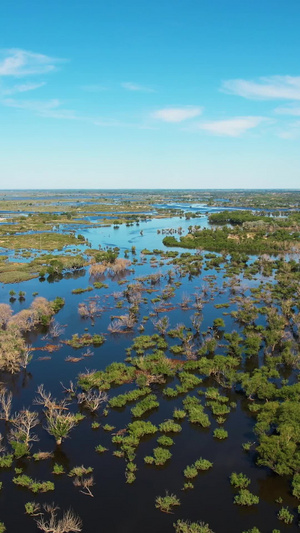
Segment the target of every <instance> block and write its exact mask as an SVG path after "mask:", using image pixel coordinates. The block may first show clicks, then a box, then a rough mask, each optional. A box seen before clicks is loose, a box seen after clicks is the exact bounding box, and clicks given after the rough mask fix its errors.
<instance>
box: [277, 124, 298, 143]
mask: <svg viewBox="0 0 300 533" xmlns="http://www.w3.org/2000/svg"><path fill="white" fill-rule="evenodd" d="M278 137H280V138H281V139H287V140H289V139H291V140H293V139H298V138H299V137H300V120H295V121H294V122H291V123H290V124H288V125H287V126H286V127H285V128H284V129H281V130H280V131H279V133H278Z"/></svg>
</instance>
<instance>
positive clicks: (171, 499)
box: [155, 491, 180, 513]
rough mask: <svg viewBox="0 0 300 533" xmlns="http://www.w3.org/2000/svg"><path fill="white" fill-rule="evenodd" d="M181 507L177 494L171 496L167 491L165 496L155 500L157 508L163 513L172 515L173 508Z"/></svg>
mask: <svg viewBox="0 0 300 533" xmlns="http://www.w3.org/2000/svg"><path fill="white" fill-rule="evenodd" d="M177 505H180V500H179V498H177V496H176V495H175V494H169V493H168V492H167V491H166V495H165V496H157V498H156V499H155V507H156V508H157V509H159V510H160V511H162V512H163V513H171V512H172V510H173V507H175V506H177Z"/></svg>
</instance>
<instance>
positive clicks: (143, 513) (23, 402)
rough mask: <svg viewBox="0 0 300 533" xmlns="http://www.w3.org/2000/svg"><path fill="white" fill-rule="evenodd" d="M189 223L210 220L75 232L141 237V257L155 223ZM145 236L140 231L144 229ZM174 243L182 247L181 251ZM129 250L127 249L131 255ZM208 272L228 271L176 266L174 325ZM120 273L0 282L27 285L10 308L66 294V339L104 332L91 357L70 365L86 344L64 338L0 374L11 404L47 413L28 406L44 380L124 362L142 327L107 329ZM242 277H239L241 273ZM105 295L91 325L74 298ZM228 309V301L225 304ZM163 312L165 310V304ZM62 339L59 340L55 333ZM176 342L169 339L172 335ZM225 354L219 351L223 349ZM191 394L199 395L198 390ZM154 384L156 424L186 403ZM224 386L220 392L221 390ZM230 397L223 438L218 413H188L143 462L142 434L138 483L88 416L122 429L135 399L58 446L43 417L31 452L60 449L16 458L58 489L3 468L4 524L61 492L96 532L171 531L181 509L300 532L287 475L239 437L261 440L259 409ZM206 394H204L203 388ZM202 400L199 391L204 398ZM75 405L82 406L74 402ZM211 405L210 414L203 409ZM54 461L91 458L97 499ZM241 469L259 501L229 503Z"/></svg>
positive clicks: (20, 521)
mask: <svg viewBox="0 0 300 533" xmlns="http://www.w3.org/2000/svg"><path fill="white" fill-rule="evenodd" d="M190 224H198V225H201V226H205V225H206V224H207V219H206V218H205V217H204V218H199V219H196V220H192V221H186V220H185V219H180V218H176V219H172V220H153V221H151V222H142V223H140V225H139V227H135V226H134V227H126V226H125V225H123V226H121V227H120V228H119V229H118V230H114V229H113V228H87V229H83V230H82V228H80V229H78V231H79V232H80V233H83V234H84V236H85V237H87V238H88V239H89V241H90V242H91V244H92V246H93V248H98V246H101V247H105V246H118V247H120V249H121V255H122V253H123V250H124V249H127V248H129V249H130V248H131V246H133V245H134V246H136V249H137V256H136V257H137V258H138V259H139V260H140V251H141V250H142V249H143V248H145V247H146V248H149V249H150V250H152V249H153V248H160V249H161V248H163V245H162V243H161V241H162V235H161V234H157V229H160V230H161V229H163V228H165V229H166V228H168V227H171V226H172V227H178V226H182V227H183V229H184V230H185V231H186V230H187V227H188V226H189V225H190ZM141 229H142V230H143V235H140V230H141ZM177 251H178V250H177ZM130 257H131V255H130ZM170 268H171V267H170V266H169V265H168V264H167V261H165V262H164V264H163V265H160V266H157V267H156V268H152V267H151V266H150V261H149V259H148V260H147V262H146V263H145V264H142V265H137V266H135V267H134V273H131V274H128V275H127V276H126V279H127V280H128V281H134V279H135V278H136V277H137V276H141V275H147V274H152V273H154V272H156V271H157V269H158V270H160V271H161V272H162V273H163V274H166V273H167V271H168V270H169V269H170ZM208 275H215V276H216V280H215V288H221V285H222V282H223V281H224V280H223V275H224V273H223V272H222V271H221V272H216V271H215V270H208V271H204V270H202V273H201V275H199V276H197V277H194V278H193V279H188V278H187V277H180V276H179V275H178V274H177V275H176V278H175V281H180V282H181V283H182V285H181V286H180V287H179V288H178V289H176V296H175V298H173V299H171V300H170V302H171V303H172V305H173V304H174V306H175V307H176V308H175V309H174V310H173V311H170V312H169V313H168V317H169V319H170V323H171V327H174V326H175V325H176V324H178V323H184V324H186V325H188V326H190V324H191V322H190V316H191V315H192V314H193V313H194V312H195V309H193V308H192V307H190V308H189V309H188V310H186V311H184V310H182V309H181V308H180V307H179V306H178V304H179V302H180V300H181V297H182V294H183V293H188V294H190V295H193V294H194V293H195V291H197V290H201V287H203V285H206V284H207V281H206V280H205V279H204V278H206V277H207V276H208ZM120 280H121V278H113V279H111V278H107V277H106V279H105V283H108V284H109V287H108V288H107V289H101V290H94V291H93V292H89V293H84V294H79V295H73V294H72V293H71V291H72V290H73V289H76V288H79V287H87V286H88V285H89V284H90V282H91V280H90V279H89V274H88V273H87V272H82V273H81V275H79V276H78V277H76V276H73V277H72V276H71V277H69V279H66V277H65V278H63V279H61V280H52V282H51V283H50V282H49V281H47V280H46V281H44V282H41V281H39V280H31V281H28V282H25V283H22V284H14V285H5V286H2V287H1V302H8V301H9V294H8V293H9V291H10V289H12V288H13V289H14V290H15V291H17V292H18V291H19V290H24V291H26V300H25V302H23V303H20V302H19V301H16V302H15V303H13V304H12V305H13V309H14V312H17V311H19V310H20V309H23V308H27V307H28V306H29V305H30V303H31V302H32V300H33V296H32V293H33V292H35V291H37V292H38V293H39V296H44V297H46V298H48V299H53V298H54V297H56V296H62V297H64V298H65V299H66V305H65V307H64V308H63V309H62V310H61V311H60V312H59V313H58V315H57V317H56V319H57V321H59V323H60V324H62V325H64V326H65V332H64V334H63V336H62V339H63V338H70V337H71V335H72V334H74V333H79V334H82V333H84V332H85V329H86V328H87V329H88V331H89V332H91V333H102V334H105V338H106V341H105V343H104V345H103V346H101V347H98V348H92V350H93V352H94V355H93V356H92V357H90V358H84V359H83V360H82V361H80V362H78V363H76V364H72V363H68V362H66V361H65V358H66V357H67V356H69V355H72V356H76V357H77V356H79V355H80V354H81V353H82V352H83V351H85V349H79V350H74V349H72V348H71V347H69V346H67V345H64V344H63V345H62V346H61V348H60V349H59V351H57V352H53V353H52V354H50V359H49V360H40V359H39V358H40V357H43V356H45V355H47V354H46V352H42V351H34V352H33V360H32V361H31V363H30V364H29V366H28V367H27V370H26V371H23V372H21V373H20V374H19V375H14V376H7V375H4V376H2V378H1V381H4V382H5V383H6V385H7V386H8V387H9V388H10V389H11V390H12V391H13V394H14V400H13V402H14V403H13V407H14V409H13V410H14V411H17V410H19V409H22V408H23V407H26V408H27V407H31V409H35V410H37V411H39V412H41V420H43V415H42V410H41V409H40V407H39V406H34V407H32V401H33V399H34V397H35V396H36V390H37V387H38V385H39V384H41V383H43V384H44V385H45V388H46V390H47V391H51V392H52V394H53V396H56V397H57V398H62V397H63V392H62V386H61V382H62V383H64V384H65V385H68V383H69V381H70V380H72V381H73V382H76V378H77V376H78V374H79V373H80V372H85V370H86V369H103V368H105V366H106V365H108V364H109V363H111V362H112V361H121V362H123V361H124V359H125V355H126V354H125V350H126V348H128V347H129V346H130V345H131V344H132V339H133V337H135V336H137V335H139V332H138V331H137V330H135V331H134V332H133V333H132V334H126V335H124V334H122V335H110V334H109V333H108V332H107V327H108V325H109V324H110V321H111V315H118V314H119V315H121V314H125V312H126V306H125V308H123V309H115V307H114V306H115V301H114V299H113V297H112V293H113V292H114V291H122V290H123V289H124V287H126V285H120V284H119V283H118V282H119V281H120ZM242 281H243V280H242ZM259 281H260V280H259V279H257V280H256V281H255V280H254V281H249V280H244V283H245V287H246V288H245V291H246V294H247V291H248V289H249V287H250V286H254V285H256V284H258V283H259ZM165 284H166V281H165V279H163V281H162V282H161V284H160V285H158V286H157V287H155V288H157V289H159V292H160V291H161V289H162V288H163V286H164V285H165ZM157 294H158V293H155V292H154V293H152V294H150V295H147V294H144V293H143V296H144V295H145V296H146V297H147V303H143V304H142V305H141V307H140V313H139V318H141V317H143V316H144V315H147V316H149V313H150V312H151V310H152V305H151V302H150V300H151V299H152V298H154V297H155V296H156V295H157ZM91 296H92V297H94V296H99V301H100V305H101V306H102V307H103V313H102V315H101V317H98V318H96V320H95V325H94V326H93V325H91V322H90V321H89V320H83V319H81V318H80V317H79V315H78V311H77V306H78V303H80V302H83V301H85V300H87V299H88V298H89V297H91ZM228 300H229V292H228V289H226V290H225V292H224V293H223V294H220V293H219V292H218V291H217V290H216V291H215V292H213V293H211V292H210V291H208V296H207V303H206V304H205V307H204V309H203V323H202V327H201V330H203V331H204V330H206V329H207V328H208V327H209V326H211V325H212V322H213V320H214V319H215V318H218V317H221V316H222V311H224V310H223V309H219V310H218V309H216V308H215V307H214V305H215V304H216V303H224V302H227V301H228ZM226 311H227V312H228V311H230V309H226ZM163 314H164V313H163ZM223 318H224V320H225V323H226V331H232V329H238V327H237V325H236V323H235V322H234V321H233V319H232V318H231V317H230V316H224V317H223ZM145 327H146V329H145V332H144V333H149V334H152V333H154V332H155V330H154V326H153V324H152V322H151V320H149V321H148V322H147V324H146V326H145ZM42 336H43V334H42V333H40V334H37V333H36V334H32V335H31V338H30V340H31V342H32V344H33V347H40V346H43V345H45V344H46V342H47V341H45V340H43V339H42ZM50 342H54V343H57V342H58V341H51V340H50ZM170 344H172V341H170ZM218 353H219V352H218ZM175 383H176V381H173V382H172V381H171V382H170V386H174V384H175ZM208 384H210V385H215V383H214V382H211V383H209V381H206V382H204V383H203V387H204V386H205V387H206V386H207V385H208ZM203 387H202V386H200V387H197V388H196V389H195V391H192V392H190V394H192V395H193V394H195V395H196V391H197V390H198V389H201V388H203ZM132 388H133V385H132V384H131V385H123V386H121V387H118V388H116V389H114V390H111V391H109V395H110V396H114V395H116V394H119V393H121V392H124V391H126V390H130V389H132ZM153 391H154V392H155V393H156V394H157V396H158V398H159V402H160V406H159V409H157V410H155V411H153V412H151V414H150V415H149V416H145V419H147V420H150V421H151V422H153V423H154V424H159V423H160V422H162V421H163V420H164V419H166V418H169V417H171V416H172V412H173V409H174V407H175V406H177V407H180V406H181V402H182V398H177V399H175V400H174V399H172V400H168V399H165V397H164V396H163V395H162V388H161V386H158V385H154V386H153ZM222 393H223V394H224V391H222ZM228 394H229V396H230V400H231V401H235V402H236V403H237V407H236V409H233V410H232V411H231V412H230V414H229V415H228V417H227V421H226V422H225V424H224V428H225V429H226V430H227V431H228V433H229V437H228V439H226V440H224V441H218V440H217V439H214V438H213V435H212V432H213V430H214V429H215V428H216V427H218V424H217V423H216V420H215V419H214V417H213V416H212V415H211V414H209V416H210V420H211V422H212V425H211V427H210V428H208V429H203V428H200V427H196V426H194V425H191V424H190V423H189V422H188V421H184V422H183V423H182V432H181V433H180V434H178V435H175V436H174V440H175V444H174V446H172V447H171V452H172V454H173V455H172V458H171V460H170V461H168V463H167V464H166V465H165V466H164V467H160V468H156V467H153V466H148V465H145V464H144V461H143V458H144V456H146V455H149V454H151V453H152V450H153V448H154V447H155V446H156V439H157V437H158V435H159V434H156V435H154V436H153V437H151V438H149V437H148V438H145V439H144V440H143V441H142V442H141V444H140V446H139V447H138V451H137V458H136V463H137V467H138V471H137V479H136V481H135V482H134V483H133V484H132V485H128V484H126V483H125V476H124V471H125V464H124V460H123V459H120V458H117V457H115V456H113V455H112V452H113V450H115V449H117V448H116V447H115V446H114V445H113V444H112V443H111V436H110V433H109V432H106V431H104V430H103V429H102V428H99V429H98V430H93V429H92V428H91V423H92V421H93V420H99V422H100V423H103V424H105V423H109V424H112V425H114V426H116V430H118V429H121V428H124V427H125V426H126V425H127V424H128V423H129V422H130V421H131V413H130V409H131V407H132V404H130V405H128V406H127V407H126V408H124V409H121V410H111V411H110V413H109V415H108V417H107V418H103V417H101V414H100V415H99V416H98V418H97V417H96V418H95V417H93V416H92V415H90V414H88V413H86V418H85V419H84V420H83V421H81V422H80V423H79V424H78V426H77V427H76V428H74V429H73V430H72V432H71V434H70V437H71V438H69V439H66V440H65V441H64V442H63V444H62V445H61V446H60V447H56V446H55V442H54V439H53V438H52V437H50V436H49V435H48V433H47V432H46V431H45V430H44V429H43V427H42V425H40V426H38V428H37V433H38V436H39V438H40V441H39V442H37V443H34V444H33V447H32V453H34V452H37V451H38V450H42V451H54V458H53V459H48V460H46V461H40V462H34V461H33V459H30V460H27V459H24V460H23V459H22V460H19V461H18V462H17V465H14V466H18V467H22V468H23V472H24V473H26V474H28V475H30V476H31V477H33V478H36V479H38V480H52V481H53V482H54V483H55V491H54V492H53V493H52V492H49V493H47V494H39V495H33V494H32V493H30V492H29V491H28V490H27V489H22V488H19V487H16V486H15V485H14V484H13V483H12V478H13V477H14V475H15V473H14V470H13V468H11V469H7V470H6V469H2V471H1V481H3V488H2V491H1V492H0V504H1V512H0V520H2V521H3V522H4V523H5V525H6V527H7V531H8V532H19V531H23V532H24V533H31V532H33V531H36V530H37V529H36V526H35V524H34V521H33V520H32V518H30V517H28V516H26V515H25V514H24V504H25V503H26V502H27V501H37V502H40V503H44V502H49V503H51V502H52V501H55V503H57V504H58V505H59V506H60V507H61V508H62V509H67V508H69V507H72V508H73V509H74V510H75V511H76V513H78V514H79V516H80V517H81V519H82V520H83V532H84V533H95V532H98V531H99V532H101V531H104V532H106V533H113V532H116V533H140V532H141V531H145V532H149V533H150V532H151V533H153V532H157V533H171V532H172V531H173V526H172V524H173V522H175V521H176V520H177V519H178V518H182V519H189V520H192V521H197V520H199V521H203V522H207V523H209V525H210V527H211V528H212V530H213V531H214V532H215V533H241V532H242V531H246V530H248V529H249V528H252V527H253V526H257V527H258V528H259V529H260V530H261V532H262V533H271V531H272V529H275V528H276V529H279V530H280V531H281V532H285V531H286V532H287V531H289V532H290V533H293V532H296V531H298V528H297V526H296V522H297V520H294V523H293V525H291V526H285V525H284V524H282V523H281V522H280V521H279V520H278V519H277V517H276V515H277V512H278V510H279V508H280V507H281V505H279V504H277V503H275V500H276V499H277V498H278V497H282V498H283V505H284V506H287V505H288V506H289V507H290V509H292V510H293V511H294V512H295V515H296V507H297V500H296V499H295V498H293V497H292V496H291V494H290V486H289V480H288V479H285V478H280V477H279V476H276V475H274V474H272V473H271V471H270V470H268V469H266V468H261V467H258V466H256V464H255V459H256V458H255V456H254V455H253V453H252V452H250V453H245V452H244V451H243V450H242V443H243V442H246V441H249V440H255V436H254V434H253V425H254V418H253V417H252V416H251V415H250V414H249V411H248V410H247V407H246V403H245V401H244V397H243V396H242V395H241V394H238V393H234V392H230V393H228ZM199 398H200V396H199ZM202 402H203V399H202ZM72 409H76V410H77V407H76V405H75V404H74V405H73V406H72ZM205 412H207V413H209V410H208V409H207V408H206V409H205ZM7 429H8V428H7V426H6V425H5V423H4V422H3V421H0V431H1V433H2V434H3V435H5V434H6V431H7ZM98 444H102V445H103V446H106V447H107V448H109V451H108V452H105V453H104V454H101V455H98V454H97V453H96V452H95V451H94V449H95V446H96V445H98ZM199 457H204V458H206V459H209V460H210V461H212V462H213V468H212V469H210V470H209V471H207V472H203V473H200V474H199V476H198V478H197V479H196V482H195V488H194V490H191V491H182V490H181V489H182V485H183V482H184V477H183V473H182V471H183V469H184V468H185V467H186V466H187V465H190V464H192V463H193V462H194V461H195V460H196V459H197V458H199ZM55 462H57V463H59V464H62V465H63V466H64V467H65V471H66V472H68V471H69V470H70V469H71V468H73V467H74V466H76V465H81V464H84V465H85V466H93V468H94V472H93V474H94V480H95V485H94V487H93V494H94V498H91V497H89V496H85V495H83V494H82V493H80V491H79V490H78V488H76V487H74V486H73V483H72V478H70V477H68V476H67V475H66V474H64V475H62V476H54V475H53V474H52V473H51V471H52V467H53V464H54V463H55ZM233 471H236V472H243V473H245V474H246V475H247V476H249V477H250V478H251V480H252V481H251V485H250V487H249V489H250V490H251V492H253V493H254V494H257V495H259V497H260V503H259V505H255V506H253V507H251V508H247V509H245V508H242V507H239V506H237V505H234V504H233V497H234V495H235V491H234V490H233V489H232V488H231V486H230V483H229V476H230V474H231V473H232V472H233ZM165 490H168V491H169V493H174V494H176V495H177V496H178V497H179V498H180V500H181V506H180V507H176V508H175V512H174V514H164V513H161V512H160V511H159V510H157V509H156V508H155V498H156V497H157V496H158V495H164V494H165Z"/></svg>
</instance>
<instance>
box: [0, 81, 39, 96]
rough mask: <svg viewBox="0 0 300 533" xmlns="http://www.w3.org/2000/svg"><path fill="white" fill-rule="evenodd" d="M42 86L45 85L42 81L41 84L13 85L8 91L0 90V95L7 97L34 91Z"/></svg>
mask: <svg viewBox="0 0 300 533" xmlns="http://www.w3.org/2000/svg"><path fill="white" fill-rule="evenodd" d="M44 85H46V83H45V82H44V81H43V82H41V83H23V84H21V85H13V87H10V88H9V89H0V94H2V95H9V94H17V93H25V92H27V91H34V90H36V89H39V88H40V87H43V86H44Z"/></svg>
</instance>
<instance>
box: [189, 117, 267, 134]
mask: <svg viewBox="0 0 300 533" xmlns="http://www.w3.org/2000/svg"><path fill="white" fill-rule="evenodd" d="M265 120H266V119H265V118H264V117H234V118H229V119H226V120H212V121H210V122H203V123H199V124H197V129H200V130H205V131H207V132H209V133H212V134H213V135H222V136H226V137H239V136H240V135H242V134H243V133H245V132H246V131H248V130H250V129H253V128H256V126H258V125H259V124H261V123H262V122H263V121H265Z"/></svg>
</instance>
